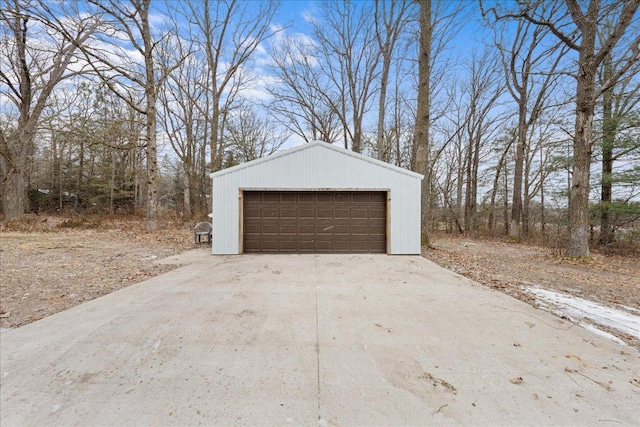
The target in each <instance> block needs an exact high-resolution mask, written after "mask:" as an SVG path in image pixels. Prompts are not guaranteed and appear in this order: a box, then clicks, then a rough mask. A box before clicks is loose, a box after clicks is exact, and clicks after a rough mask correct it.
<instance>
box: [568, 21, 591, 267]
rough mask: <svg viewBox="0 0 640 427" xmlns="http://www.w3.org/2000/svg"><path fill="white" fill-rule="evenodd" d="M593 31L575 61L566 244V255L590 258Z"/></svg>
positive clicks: (585, 40) (583, 41)
mask: <svg viewBox="0 0 640 427" xmlns="http://www.w3.org/2000/svg"><path fill="white" fill-rule="evenodd" d="M595 39H596V34H595V31H593V32H589V31H583V33H582V46H581V49H580V55H579V59H578V64H579V70H578V75H577V90H576V126H575V134H574V140H573V181H572V185H571V193H570V195H569V244H568V247H567V256H570V257H588V256H589V179H590V177H591V133H592V126H593V114H594V109H595V86H596V74H595V67H594V66H593V63H594V49H595Z"/></svg>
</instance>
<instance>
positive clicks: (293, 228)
mask: <svg viewBox="0 0 640 427" xmlns="http://www.w3.org/2000/svg"><path fill="white" fill-rule="evenodd" d="M280 234H293V235H297V234H298V224H296V223H295V222H294V223H289V224H280Z"/></svg>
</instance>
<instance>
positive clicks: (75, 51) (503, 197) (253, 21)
mask: <svg viewBox="0 0 640 427" xmlns="http://www.w3.org/2000/svg"><path fill="white" fill-rule="evenodd" d="M316 6H317V7H315V9H314V10H313V13H309V14H308V15H307V16H306V17H305V20H306V21H305V22H306V24H307V26H308V28H309V30H308V31H307V32H297V31H294V30H293V28H294V25H293V24H294V23H292V22H280V23H279V22H278V19H279V18H278V16H279V15H278V12H279V11H280V10H282V8H286V7H287V3H286V2H284V3H278V2H266V1H265V2H245V1H237V0H226V1H196V0H179V1H166V2H165V1H162V0H153V1H152V0H126V1H119V0H109V1H106V0H105V1H103V0H82V1H78V2H66V1H44V0H2V5H1V7H0V31H1V34H0V179H1V181H2V214H3V218H4V220H5V221H14V220H19V219H20V218H21V217H22V216H23V215H24V214H25V213H26V212H52V211H65V210H69V211H75V212H79V213H101V212H105V213H127V214H129V213H144V215H145V217H146V224H147V230H149V231H153V230H155V229H156V228H157V220H158V215H159V214H160V213H161V212H164V211H171V212H175V213H176V214H178V215H180V217H181V218H182V219H183V220H184V221H195V222H197V220H198V219H201V218H204V217H206V215H207V214H208V213H209V212H210V206H211V182H210V179H209V173H211V172H215V171H218V170H220V169H223V168H226V167H229V166H233V165H236V164H239V163H242V162H246V161H250V160H253V159H256V158H259V157H263V156H266V155H269V154H271V153H273V152H275V151H277V150H279V149H281V148H283V147H286V146H289V145H290V144H294V143H302V142H305V141H306V142H309V141H312V140H317V139H320V140H323V141H326V142H328V143H335V144H340V145H341V146H344V147H345V148H347V149H350V150H353V151H355V152H359V153H363V154H366V155H369V156H371V157H374V158H377V159H379V160H382V161H385V162H389V163H392V164H394V165H397V166H400V167H404V168H407V169H411V170H414V171H417V172H420V173H422V174H423V175H425V180H424V181H423V241H424V242H425V244H428V243H429V238H428V235H429V231H431V230H438V231H447V232H451V233H464V234H468V235H505V236H510V237H511V238H513V239H516V240H531V239H535V240H537V241H540V242H543V243H545V244H552V245H556V246H562V247H564V248H565V249H566V253H567V255H569V256H573V257H582V256H589V246H590V244H591V245H596V244H599V245H603V246H608V245H611V244H612V243H614V242H617V243H623V244H625V245H626V244H631V245H638V244H640V109H639V108H638V105H639V104H638V101H639V98H640V30H639V29H640V16H639V15H640V14H639V13H638V8H639V6H640V0H612V1H600V0H589V1H578V0H527V1H520V2H512V1H498V2H483V1H479V2H478V3H471V2H469V3H466V2H460V3H457V2H447V1H438V0H420V1H417V2H405V1H401V0H386V1H384V0H371V1H367V2H355V1H346V2H344V1H337V0H335V1H334V0H324V1H321V2H318V3H317V4H316ZM471 24H473V26H472V27H469V28H477V29H481V30H482V31H483V32H484V34H491V37H489V38H487V39H485V40H483V43H480V42H478V43H476V45H474V47H473V49H468V50H465V49H466V47H464V46H460V44H459V40H460V39H463V37H461V33H464V32H465V31H470V30H469V29H468V28H467V29H466V30H465V26H466V25H471ZM469 37H470V38H472V37H473V35H469ZM467 52H468V53H467ZM213 197H215V195H213Z"/></svg>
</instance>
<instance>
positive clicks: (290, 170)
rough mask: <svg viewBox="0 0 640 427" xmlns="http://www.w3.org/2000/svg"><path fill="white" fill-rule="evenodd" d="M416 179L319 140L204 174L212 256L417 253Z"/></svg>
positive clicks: (418, 220) (390, 166)
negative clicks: (208, 183)
mask: <svg viewBox="0 0 640 427" xmlns="http://www.w3.org/2000/svg"><path fill="white" fill-rule="evenodd" d="M422 178H423V177H422V175H420V174H417V173H415V172H412V171H409V170H406V169H403V168H400V167H397V166H394V165H391V164H388V163H385V162H382V161H379V160H376V159H372V158H370V157H367V156H365V155H362V154H359V153H354V152H352V151H349V150H346V149H343V148H341V147H338V146H335V145H332V144H329V143H326V142H322V141H313V142H311V143H307V144H303V145H300V146H297V147H294V148H290V149H288V150H284V151H281V152H278V153H276V154H273V155H270V156H267V157H263V158H261V159H257V160H253V161H250V162H247V163H243V164H241V165H237V166H234V167H230V168H227V169H224V170H221V171H218V172H215V173H212V174H211V179H212V197H211V199H212V225H213V232H212V249H211V250H212V253H213V254H215V255H234V254H243V253H292V254H317V253H382V254H389V255H404V254H407V255H415V254H419V253H420V249H421V247H420V204H421V201H420V187H421V180H422Z"/></svg>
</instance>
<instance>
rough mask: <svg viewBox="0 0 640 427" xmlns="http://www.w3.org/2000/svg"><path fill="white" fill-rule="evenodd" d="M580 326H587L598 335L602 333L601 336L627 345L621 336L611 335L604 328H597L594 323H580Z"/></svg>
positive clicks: (587, 328)
mask: <svg viewBox="0 0 640 427" xmlns="http://www.w3.org/2000/svg"><path fill="white" fill-rule="evenodd" d="M580 326H582V327H583V328H585V329H586V330H588V331H591V332H593V333H594V334H596V335H600V336H601V337H605V338H607V339H610V340H611V341H613V342H617V343H618V344H622V345H627V343H626V342H624V341H622V340H621V339H620V338H618V337H617V336H615V335H611V334H610V333H609V332H605V331H603V330H600V329H598V328H596V327H595V326H593V325H590V324H588V323H580Z"/></svg>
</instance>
